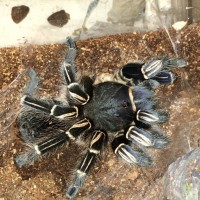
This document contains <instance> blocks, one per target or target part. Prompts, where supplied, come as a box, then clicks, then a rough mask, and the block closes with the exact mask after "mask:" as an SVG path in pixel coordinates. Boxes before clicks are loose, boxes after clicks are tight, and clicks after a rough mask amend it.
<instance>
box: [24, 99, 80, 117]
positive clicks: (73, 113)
mask: <svg viewBox="0 0 200 200" xmlns="http://www.w3.org/2000/svg"><path fill="white" fill-rule="evenodd" d="M21 104H22V105H24V106H29V107H31V108H34V109H37V110H38V111H42V112H44V113H47V114H49V115H52V116H54V117H56V118H60V119H72V118H77V117H78V116H79V110H78V107H76V106H71V107H69V106H63V105H55V104H54V102H53V101H48V100H39V99H36V98H33V97H31V96H27V95H24V96H23V97H22V98H21Z"/></svg>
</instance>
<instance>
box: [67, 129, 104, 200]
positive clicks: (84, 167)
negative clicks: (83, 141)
mask: <svg viewBox="0 0 200 200" xmlns="http://www.w3.org/2000/svg"><path fill="white" fill-rule="evenodd" d="M106 136H107V135H106V133H104V132H102V131H95V132H94V135H93V137H92V140H91V142H90V145H89V148H88V150H87V152H86V154H85V156H84V157H83V159H82V161H81V163H80V164H79V166H78V168H77V170H76V174H75V179H74V180H73V183H72V184H71V185H70V186H69V188H68V190H67V192H66V196H67V198H69V199H71V198H73V197H75V196H76V194H77V193H78V191H79V189H80V187H81V186H82V185H83V183H84V181H85V178H86V175H87V174H88V172H89V170H90V169H91V167H92V166H93V165H94V163H95V160H96V159H97V157H98V155H99V154H100V152H101V150H102V148H103V145H104V143H105V140H106Z"/></svg>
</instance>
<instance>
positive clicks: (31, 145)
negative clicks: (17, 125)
mask: <svg viewBox="0 0 200 200" xmlns="http://www.w3.org/2000/svg"><path fill="white" fill-rule="evenodd" d="M90 128H91V123H90V121H89V120H88V119H86V118H85V119H82V120H80V121H78V122H76V123H75V124H74V125H72V126H71V127H70V128H69V129H68V130H67V131H64V130H59V131H58V134H56V135H53V136H50V137H48V138H45V139H43V138H41V139H40V140H36V141H29V142H28V143H26V144H27V147H28V149H27V150H26V151H25V152H24V153H22V154H20V155H18V156H17V157H16V158H15V161H16V164H17V165H18V166H19V167H22V166H23V165H26V164H31V163H33V162H34V161H35V160H36V159H37V158H38V157H39V156H41V155H44V154H46V153H48V152H50V151H51V150H53V149H55V148H57V147H58V146H60V145H62V144H64V143H66V142H69V141H70V140H76V139H77V138H78V137H79V136H80V135H81V134H82V133H84V132H85V131H87V130H89V129H90Z"/></svg>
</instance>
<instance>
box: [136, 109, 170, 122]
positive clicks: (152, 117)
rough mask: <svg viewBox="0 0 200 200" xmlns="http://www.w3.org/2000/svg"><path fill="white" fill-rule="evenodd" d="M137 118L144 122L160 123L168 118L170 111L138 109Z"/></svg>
mask: <svg viewBox="0 0 200 200" xmlns="http://www.w3.org/2000/svg"><path fill="white" fill-rule="evenodd" d="M136 120H137V121H139V122H142V123H144V124H149V125H152V124H160V123H164V122H166V121H167V120H168V113H167V112H166V111H164V110H155V111H152V110H138V111H137V112H136Z"/></svg>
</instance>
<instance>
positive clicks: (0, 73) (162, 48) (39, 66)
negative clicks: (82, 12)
mask: <svg viewBox="0 0 200 200" xmlns="http://www.w3.org/2000/svg"><path fill="white" fill-rule="evenodd" d="M170 35H171V37H172V39H173V41H174V43H175V47H176V51H177V54H178V55H179V56H180V57H183V58H185V59H186V60H187V62H188V63H189V64H188V66H187V67H186V68H180V69H175V70H174V71H175V72H176V73H177V75H178V77H177V81H176V82H175V83H174V84H173V85H170V86H164V87H161V88H160V89H159V90H158V91H156V93H157V96H158V97H159V99H158V101H159V104H160V106H162V107H163V108H165V109H166V110H168V111H169V113H170V120H169V122H167V123H166V124H164V126H163V129H164V130H165V132H166V134H167V135H168V136H169V137H170V138H171V143H170V145H169V146H168V147H167V148H166V149H163V150H152V149H149V150H148V152H149V153H150V154H151V155H152V158H153V159H154V164H153V166H152V167H150V168H136V167H133V166H130V165H127V164H125V163H123V162H122V161H120V160H118V159H117V158H116V157H115V156H114V154H113V153H112V150H111V148H110V146H108V148H107V151H106V152H105V153H104V154H103V155H102V158H101V160H99V161H98V162H97V164H96V165H95V168H94V170H93V171H92V172H91V173H90V175H89V176H88V178H87V180H86V183H85V184H84V186H83V188H82V189H81V190H80V193H79V194H78V197H77V199H85V200H87V199H88V200H89V199H95V200H98V199H99V200H100V199H106V200H121V199H127V200H131V199H134V200H142V199H146V200H151V199H152V200H154V199H155V200H157V199H158V200H159V199H162V198H164V197H163V193H162V192H163V182H162V176H163V174H164V173H165V171H166V169H167V167H168V166H169V164H170V163H172V162H173V161H175V160H176V159H177V158H178V157H179V156H181V155H183V154H184V153H186V152H187V151H188V150H189V149H190V147H199V146H200V135H199V131H200V122H199V119H200V112H199V106H200V94H199V91H200V48H199V47H200V25H199V24H194V25H190V26H187V27H185V28H184V29H182V30H180V31H177V32H175V31H174V30H170ZM65 48H66V46H65V45H44V46H27V45H24V46H23V47H22V48H2V49H0V94H1V95H0V99H1V104H0V137H1V140H0V150H1V153H0V199H1V200H19V199H20V200H27V199H30V200H35V199H40V200H42V199H46V200H53V199H56V200H64V199H65V191H66V188H67V185H68V184H69V183H70V180H71V174H72V173H73V171H74V169H75V167H74V166H76V164H77V162H76V161H77V160H78V159H79V157H80V156H81V149H82V148H83V147H81V148H78V147H77V146H76V145H72V146H71V147H70V148H66V147H62V148H60V149H58V150H57V151H56V152H54V153H53V154H52V155H48V156H46V157H44V158H42V159H41V160H40V161H37V162H35V164H34V165H33V166H28V167H24V168H22V169H18V168H17V167H16V165H15V163H14V160H13V158H14V157H15V156H16V154H17V153H18V152H19V151H20V149H21V148H22V144H21V143H20V141H19V139H18V138H17V137H16V135H17V128H16V127H15V123H14V122H15V118H16V115H17V113H18V112H19V110H20V106H19V102H20V97H21V94H22V93H23V91H24V88H25V84H27V81H28V76H27V69H28V68H29V67H32V68H34V69H35V70H36V71H37V73H38V75H39V77H40V80H41V81H40V85H39V87H38V95H40V96H58V95H59V89H60V84H61V83H62V80H61V78H60V73H59V65H60V63H61V61H62V59H63V56H64V53H66V51H65ZM77 48H78V56H77V59H76V64H77V66H78V70H79V72H81V73H90V74H96V75H100V74H102V73H111V74H112V73H113V72H114V71H115V70H116V69H117V68H118V67H120V66H122V65H123V64H125V63H127V62H128V61H129V60H132V59H143V60H147V59H151V58H155V57H162V56H165V57H174V56H176V55H175V52H174V49H173V48H172V44H171V42H170V40H169V38H168V36H167V34H166V32H165V31H162V30H159V31H156V32H148V33H135V32H134V33H128V34H121V35H114V36H105V37H102V38H97V39H88V40H84V41H78V42H77Z"/></svg>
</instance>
